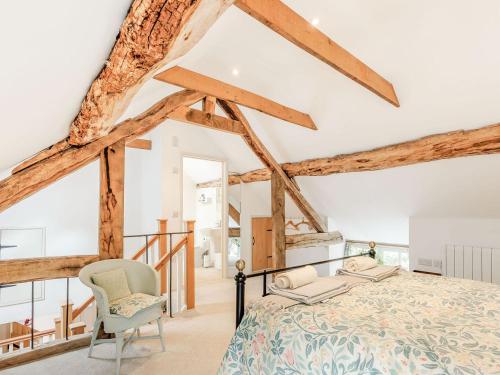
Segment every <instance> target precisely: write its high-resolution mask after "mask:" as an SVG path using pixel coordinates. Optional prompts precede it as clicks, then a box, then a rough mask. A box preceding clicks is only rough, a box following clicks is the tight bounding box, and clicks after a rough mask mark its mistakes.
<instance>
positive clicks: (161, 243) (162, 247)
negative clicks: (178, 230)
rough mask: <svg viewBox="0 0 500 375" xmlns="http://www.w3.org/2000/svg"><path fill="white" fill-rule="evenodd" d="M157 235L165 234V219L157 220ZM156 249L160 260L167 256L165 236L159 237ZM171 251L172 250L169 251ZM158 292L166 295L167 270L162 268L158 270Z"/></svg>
mask: <svg viewBox="0 0 500 375" xmlns="http://www.w3.org/2000/svg"><path fill="white" fill-rule="evenodd" d="M158 233H167V219H158ZM158 249H159V252H160V259H161V257H163V256H164V255H165V254H167V236H166V235H164V236H159V239H158ZM170 251H172V249H170ZM160 291H161V294H164V293H167V269H166V267H165V266H163V267H162V268H161V269H160Z"/></svg>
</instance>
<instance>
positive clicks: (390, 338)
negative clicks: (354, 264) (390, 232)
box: [218, 272, 500, 375]
mask: <svg viewBox="0 0 500 375" xmlns="http://www.w3.org/2000/svg"><path fill="white" fill-rule="evenodd" d="M499 347H500V286H498V285H494V284H486V283H482V282H477V281H470V280H459V279H451V278H446V277H436V276H429V275H419V274H414V273H408V272H402V273H401V275H399V276H394V277H391V278H389V279H386V280H383V281H381V282H378V283H368V284H364V285H361V286H358V287H355V288H353V289H351V291H350V292H349V293H346V294H343V295H341V296H337V297H334V298H332V299H330V300H329V301H327V302H324V303H320V304H317V305H314V306H306V305H295V306H291V307H288V308H283V307H282V306H279V304H277V303H276V302H275V301H273V299H272V298H269V297H266V298H263V299H260V300H259V301H257V302H256V303H254V304H253V305H251V306H249V307H248V309H247V312H246V314H245V317H244V318H243V321H242V322H241V324H240V326H239V328H238V329H237V331H236V333H235V335H234V337H233V338H232V340H231V343H230V345H229V348H228V350H227V352H226V354H225V355H224V358H223V361H222V364H221V367H220V369H219V372H218V373H219V374H232V375H237V374H268V375H276V374H456V375H460V374H500V348H499Z"/></svg>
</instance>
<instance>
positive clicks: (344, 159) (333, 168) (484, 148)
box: [205, 124, 500, 185]
mask: <svg viewBox="0 0 500 375" xmlns="http://www.w3.org/2000/svg"><path fill="white" fill-rule="evenodd" d="M498 153H500V124H494V125H489V126H485V127H482V128H477V129H472V130H457V131H453V132H449V133H442V134H434V135H429V136H426V137H423V138H419V139H416V140H413V141H407V142H403V143H396V144H393V145H390V146H384V147H379V148H376V149H373V150H369V151H361V152H355V153H352V154H342V155H336V156H331V157H326V158H318V159H308V160H303V161H300V162H296V163H283V164H281V167H282V168H283V170H284V171H285V173H286V174H287V175H288V176H290V177H297V176H327V175H330V174H337V173H351V172H364V171H377V170H381V169H388V168H396V167H403V166H406V165H413V164H418V163H427V162H431V161H436V160H442V159H453V158H460V157H465V156H477V155H490V154H498ZM270 179H271V171H270V169H268V168H263V169H257V170H254V171H249V172H246V173H243V174H239V175H231V176H230V178H229V179H228V184H229V185H235V184H239V183H242V182H243V183H250V182H259V181H268V180H270ZM209 183H210V181H207V182H205V184H209Z"/></svg>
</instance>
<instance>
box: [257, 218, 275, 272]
mask: <svg viewBox="0 0 500 375" xmlns="http://www.w3.org/2000/svg"><path fill="white" fill-rule="evenodd" d="M272 238H273V221H272V218H271V217H254V218H252V270H253V271H259V270H263V269H265V268H271V267H272V255H273V249H272Z"/></svg>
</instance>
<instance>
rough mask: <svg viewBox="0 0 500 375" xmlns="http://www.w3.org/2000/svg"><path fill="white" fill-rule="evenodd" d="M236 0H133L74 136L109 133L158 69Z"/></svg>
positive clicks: (76, 140) (84, 139) (75, 140)
mask: <svg viewBox="0 0 500 375" xmlns="http://www.w3.org/2000/svg"><path fill="white" fill-rule="evenodd" d="M232 3H233V0H149V1H143V0H134V1H133V3H132V5H131V7H130V10H129V12H128V14H127V16H126V18H125V20H124V21H123V23H122V25H121V28H120V33H119V34H118V37H117V39H116V42H115V45H114V47H113V49H112V50H111V53H110V55H109V57H108V59H107V61H106V63H105V64H104V67H103V69H102V70H101V72H100V73H99V75H98V76H97V78H96V79H95V80H94V82H93V83H92V85H91V86H90V89H89V91H88V92H87V95H86V96H85V98H84V100H83V103H82V105H81V108H80V111H79V112H78V114H77V116H76V118H75V119H74V121H73V123H72V124H71V128H70V137H69V141H70V143H71V144H73V145H83V144H86V143H89V142H90V141H92V140H95V139H97V138H99V137H102V136H105V135H107V134H108V133H109V132H110V131H111V129H112V127H113V125H114V124H115V121H116V120H117V119H118V118H119V117H120V116H121V115H122V114H123V112H124V111H125V109H126V108H127V106H128V103H129V102H130V100H131V99H132V97H133V96H134V95H135V93H136V92H137V91H138V90H139V88H140V87H141V86H142V85H143V84H144V82H145V81H146V80H148V79H149V78H151V77H152V76H153V75H154V74H155V72H156V71H157V70H158V69H160V68H161V67H163V66H164V65H165V64H167V63H168V62H171V61H173V60H174V59H176V58H178V57H180V56H182V55H184V54H185V53H186V52H188V51H189V50H190V49H191V48H192V47H193V46H194V45H195V44H196V43H197V42H198V41H199V40H200V39H201V37H202V36H203V35H204V34H205V33H206V31H207V30H208V29H209V28H210V27H211V26H212V24H213V23H214V22H215V21H216V20H217V18H218V17H219V16H220V15H221V14H222V13H223V12H224V11H225V10H226V9H227V7H229V6H230V5H231V4H232Z"/></svg>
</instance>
